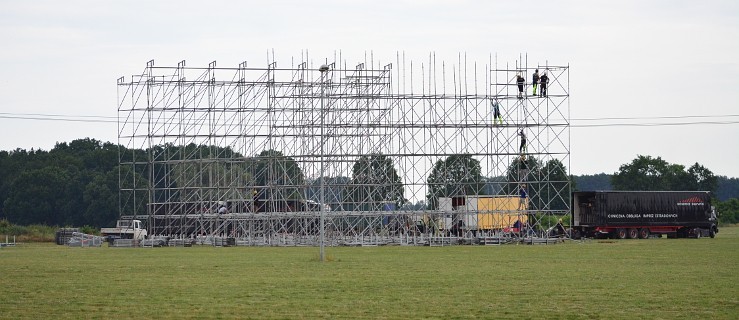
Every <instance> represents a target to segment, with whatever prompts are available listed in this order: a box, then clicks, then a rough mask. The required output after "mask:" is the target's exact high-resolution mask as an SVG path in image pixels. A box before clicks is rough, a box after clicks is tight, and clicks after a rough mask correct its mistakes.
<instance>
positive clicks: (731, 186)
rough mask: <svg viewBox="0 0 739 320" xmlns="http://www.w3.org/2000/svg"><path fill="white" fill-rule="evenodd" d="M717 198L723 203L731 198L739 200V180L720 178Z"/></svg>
mask: <svg viewBox="0 0 739 320" xmlns="http://www.w3.org/2000/svg"><path fill="white" fill-rule="evenodd" d="M716 198H718V199H719V200H721V201H725V200H729V199H730V198H739V178H729V177H727V176H718V187H717V189H716Z"/></svg>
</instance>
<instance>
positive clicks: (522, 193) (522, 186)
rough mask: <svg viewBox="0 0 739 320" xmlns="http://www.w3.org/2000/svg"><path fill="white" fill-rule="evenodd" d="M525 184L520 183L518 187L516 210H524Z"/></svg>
mask: <svg viewBox="0 0 739 320" xmlns="http://www.w3.org/2000/svg"><path fill="white" fill-rule="evenodd" d="M526 196H527V194H526V184H525V183H522V184H520V185H519V187H518V210H526Z"/></svg>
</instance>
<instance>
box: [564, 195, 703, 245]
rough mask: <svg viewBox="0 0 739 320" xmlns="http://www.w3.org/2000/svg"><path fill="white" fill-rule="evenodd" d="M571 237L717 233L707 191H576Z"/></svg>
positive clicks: (638, 236)
mask: <svg viewBox="0 0 739 320" xmlns="http://www.w3.org/2000/svg"><path fill="white" fill-rule="evenodd" d="M571 199H572V200H571V201H572V237H573V238H576V239H577V238H581V237H610V238H617V239H627V238H630V239H637V238H640V239H646V238H649V237H650V236H661V235H663V234H664V235H667V237H668V238H687V237H695V238H699V237H702V236H710V237H711V238H713V237H714V236H715V235H716V233H718V221H717V217H716V210H715V208H714V207H713V206H711V194H710V192H708V191H578V192H573V193H572V198H571Z"/></svg>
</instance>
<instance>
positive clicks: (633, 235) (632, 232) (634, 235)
mask: <svg viewBox="0 0 739 320" xmlns="http://www.w3.org/2000/svg"><path fill="white" fill-rule="evenodd" d="M638 238H639V229H637V228H629V239H638Z"/></svg>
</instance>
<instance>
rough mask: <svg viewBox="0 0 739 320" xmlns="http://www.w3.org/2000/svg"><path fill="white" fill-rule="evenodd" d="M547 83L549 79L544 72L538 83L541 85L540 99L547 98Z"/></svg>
mask: <svg viewBox="0 0 739 320" xmlns="http://www.w3.org/2000/svg"><path fill="white" fill-rule="evenodd" d="M548 82H549V77H548V76H547V72H546V71H544V72H543V73H542V74H541V78H539V83H540V84H541V92H539V96H540V97H546V96H547V83H548Z"/></svg>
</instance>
